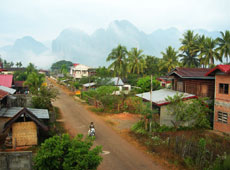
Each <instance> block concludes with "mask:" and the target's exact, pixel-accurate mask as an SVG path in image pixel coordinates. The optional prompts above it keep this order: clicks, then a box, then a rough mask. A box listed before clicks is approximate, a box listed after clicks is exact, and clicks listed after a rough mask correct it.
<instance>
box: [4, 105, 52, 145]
mask: <svg viewBox="0 0 230 170" xmlns="http://www.w3.org/2000/svg"><path fill="white" fill-rule="evenodd" d="M48 119H49V113H48V110H46V109H31V108H22V107H11V108H2V109H1V110H0V120H1V123H2V122H5V123H4V125H3V127H1V128H2V133H3V134H7V136H8V137H7V139H6V141H5V142H7V146H10V147H13V148H15V147H21V146H32V145H37V144H38V135H39V134H40V133H41V131H40V130H42V131H47V130H48V127H47V126H46V124H45V122H46V121H48Z"/></svg>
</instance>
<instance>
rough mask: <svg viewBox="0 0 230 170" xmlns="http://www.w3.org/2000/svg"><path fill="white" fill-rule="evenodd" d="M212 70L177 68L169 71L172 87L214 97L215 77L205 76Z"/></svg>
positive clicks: (201, 95)
mask: <svg viewBox="0 0 230 170" xmlns="http://www.w3.org/2000/svg"><path fill="white" fill-rule="evenodd" d="M210 70H211V69H209V68H175V69H174V70H172V72H171V73H169V77H170V78H171V79H172V89H173V90H176V91H180V92H185V93H190V94H194V95H196V96H198V97H209V98H210V99H213V98H214V87H215V77H214V76H208V77H207V76H205V74H206V73H207V72H209V71H210Z"/></svg>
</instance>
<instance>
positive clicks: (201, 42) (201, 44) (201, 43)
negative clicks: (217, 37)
mask: <svg viewBox="0 0 230 170" xmlns="http://www.w3.org/2000/svg"><path fill="white" fill-rule="evenodd" d="M205 41H206V37H205V36H204V35H201V36H198V39H197V42H196V44H195V52H197V53H198V58H199V62H200V64H201V65H202V66H203V67H206V65H207V64H206V63H205V56H204V53H203V51H204V48H205Z"/></svg>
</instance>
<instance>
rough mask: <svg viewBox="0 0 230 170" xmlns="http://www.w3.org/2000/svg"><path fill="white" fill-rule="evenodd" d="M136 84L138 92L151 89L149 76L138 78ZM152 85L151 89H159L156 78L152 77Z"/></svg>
mask: <svg viewBox="0 0 230 170" xmlns="http://www.w3.org/2000/svg"><path fill="white" fill-rule="evenodd" d="M137 86H138V87H140V89H138V92H139V93H143V92H148V91H150V89H151V77H150V76H146V77H143V78H140V79H139V80H138V81H137ZM152 87H153V89H152V90H153V91H154V90H158V89H160V82H159V81H158V80H156V78H154V77H153V79H152Z"/></svg>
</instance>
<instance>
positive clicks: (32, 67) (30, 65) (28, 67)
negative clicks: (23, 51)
mask: <svg viewBox="0 0 230 170" xmlns="http://www.w3.org/2000/svg"><path fill="white" fill-rule="evenodd" d="M36 71H37V70H36V67H35V65H34V64H32V63H29V65H28V66H27V68H26V73H27V75H29V74H30V73H32V72H36Z"/></svg>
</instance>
